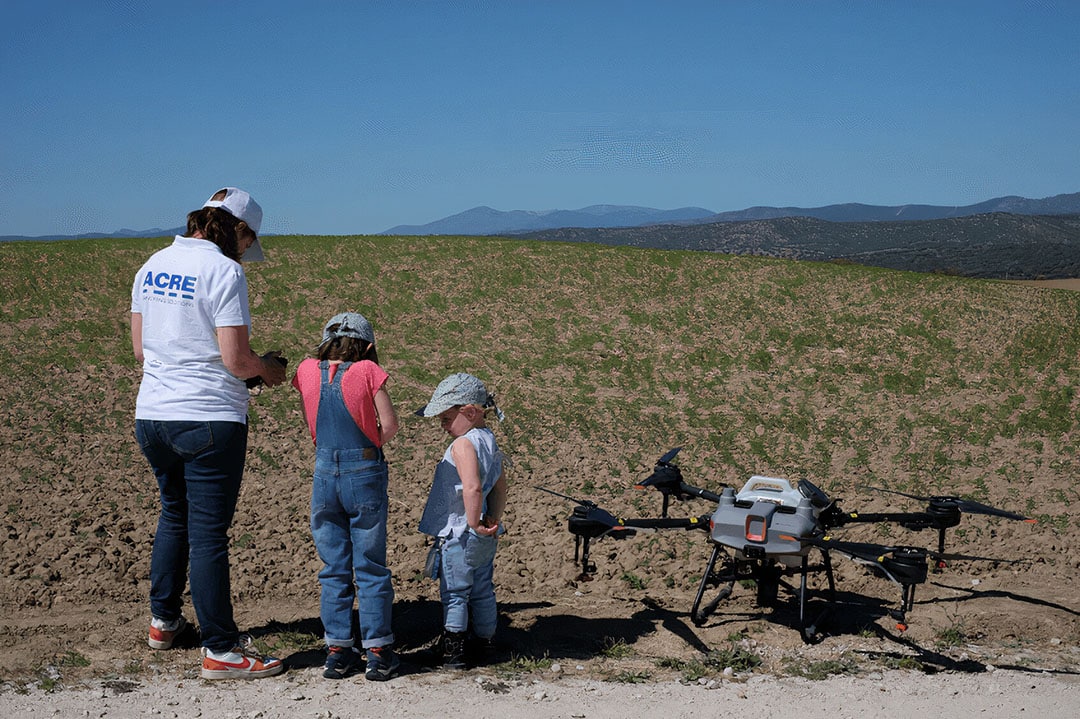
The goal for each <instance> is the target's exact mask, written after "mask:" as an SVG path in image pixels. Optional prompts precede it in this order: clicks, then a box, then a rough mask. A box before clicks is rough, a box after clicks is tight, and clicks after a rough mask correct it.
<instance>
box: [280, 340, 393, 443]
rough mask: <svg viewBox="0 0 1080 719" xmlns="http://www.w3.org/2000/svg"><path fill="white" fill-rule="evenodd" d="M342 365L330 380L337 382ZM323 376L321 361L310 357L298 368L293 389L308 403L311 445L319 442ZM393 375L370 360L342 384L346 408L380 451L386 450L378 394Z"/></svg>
mask: <svg viewBox="0 0 1080 719" xmlns="http://www.w3.org/2000/svg"><path fill="white" fill-rule="evenodd" d="M339 366H340V365H336V364H331V365H330V370H329V378H330V379H333V378H334V373H335V372H336V371H337V369H338V367H339ZM321 375H322V373H321V372H320V371H319V360H317V359H315V358H314V357H308V358H307V359H305V360H304V361H303V362H301V363H300V366H299V367H297V368H296V374H295V375H294V376H293V380H292V385H293V387H296V389H298V390H300V397H301V400H302V401H303V403H304V419H306V420H307V424H308V429H309V430H310V431H311V441H312V442H316V439H315V419H316V418H317V417H318V416H319V382H320V381H321ZM388 378H389V375H387V374H386V372H384V371H383V368H382V367H380V366H379V365H377V364H375V363H374V362H371V361H369V360H361V361H359V362H355V363H353V364H352V366H350V367H349V369H348V370H346V371H345V376H344V377H342V378H341V379H340V380H339V381H340V382H341V394H342V396H343V397H344V398H345V407H346V408H347V409H348V410H349V414H350V415H352V418H353V421H355V422H356V425H357V426H358V427H359V428H360V430H361V431H362V432H363V433H364V434H365V435H367V437H368V439H370V440H371V441H372V442H373V443H374V444H375V446H376V447H379V446H382V440H380V439H379V424H378V417H377V415H376V413H375V393H376V392H378V391H379V390H380V389H382V386H383V385H384V384H386V380H387V379H388Z"/></svg>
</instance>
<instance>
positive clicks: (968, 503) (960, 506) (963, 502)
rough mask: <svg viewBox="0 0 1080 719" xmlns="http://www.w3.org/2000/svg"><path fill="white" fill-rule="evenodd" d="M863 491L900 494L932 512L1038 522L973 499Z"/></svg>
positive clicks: (878, 488)
mask: <svg viewBox="0 0 1080 719" xmlns="http://www.w3.org/2000/svg"><path fill="white" fill-rule="evenodd" d="M863 489H872V490H874V491H875V492H887V493H889V494H898V495H900V496H901V497H907V498H908V499H915V500H918V501H920V502H928V503H929V504H930V508H931V510H935V509H937V510H946V511H947V510H950V509H956V510H959V511H961V512H967V513H968V514H986V515H990V516H992V517H1003V518H1005V519H1015V520H1018V521H1021V522H1029V523H1031V524H1034V523H1036V522H1038V520H1037V519H1030V518H1028V517H1025V516H1024V515H1022V514H1017V513H1016V512H1009V511H1006V510H1004V509H998V508H997V507H991V506H990V505H988V504H983V503H981V502H976V501H974V500H971V499H963V498H962V497H949V496H932V497H921V496H919V495H917V494H908V493H906V492H898V491H896V490H895V489H883V488H881V487H871V486H869V485H865V484H864V485H863Z"/></svg>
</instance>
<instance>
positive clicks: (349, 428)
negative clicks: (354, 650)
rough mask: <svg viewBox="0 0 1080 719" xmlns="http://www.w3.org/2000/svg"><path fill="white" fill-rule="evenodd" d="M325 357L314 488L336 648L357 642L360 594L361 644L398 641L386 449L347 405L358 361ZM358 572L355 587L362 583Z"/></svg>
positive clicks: (314, 523) (327, 613) (325, 608)
mask: <svg viewBox="0 0 1080 719" xmlns="http://www.w3.org/2000/svg"><path fill="white" fill-rule="evenodd" d="M329 365H330V363H329V362H325V361H323V362H320V363H319V371H320V372H321V374H322V380H321V383H320V385H319V410H318V415H317V416H316V422H315V431H316V439H315V476H314V479H313V484H312V489H311V534H312V537H314V539H315V547H316V549H318V552H319V558H320V559H322V561H323V563H324V564H325V567H324V568H323V570H322V571H321V572H319V582H321V584H322V596H321V599H320V604H319V606H320V615H321V617H322V623H323V630H324V632H325V639H326V643H327V644H328V645H332V646H342V647H350V646H353V644H354V639H353V636H354V635H353V625H352V609H353V600H354V598H358V609H359V612H358V614H359V619H360V636H361V639H362V643H361V646H362V647H363V648H365V649H371V648H373V647H381V646H387V645H389V644H392V643H393V641H394V634H393V632H392V631H391V628H390V613H391V608H392V606H393V603H394V589H393V586H392V585H391V582H390V570H389V569H388V568H387V566H386V516H387V494H386V486H387V480H388V478H389V473H388V470H387V466H386V459H385V458H384V457H383V453H382V450H380V449H378V448H376V447H375V445H374V444H373V443H372V441H371V440H370V439H369V438H368V437H367V436H366V435H365V434H364V433H363V432H362V431H361V430H360V428H359V427H358V426H357V425H356V422H355V421H354V420H353V418H352V415H350V414H349V410H348V408H347V407H346V406H345V399H344V397H343V396H342V393H341V378H342V377H344V376H345V373H346V372H347V371H348V369H349V367H350V366H351V365H352V363H351V362H343V363H341V364H340V365H338V366H337V368H336V371H335V372H334V378H333V380H330V379H329ZM354 571H355V585H354V583H353V582H354Z"/></svg>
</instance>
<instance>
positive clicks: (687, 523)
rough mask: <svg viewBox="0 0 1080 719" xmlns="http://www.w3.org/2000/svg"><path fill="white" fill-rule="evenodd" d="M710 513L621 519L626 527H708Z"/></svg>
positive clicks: (650, 528)
mask: <svg viewBox="0 0 1080 719" xmlns="http://www.w3.org/2000/svg"><path fill="white" fill-rule="evenodd" d="M709 518H710V515H708V514H703V515H701V516H700V517H661V518H642V519H625V520H623V522H624V524H625V526H626V528H627V529H639V530H644V531H648V530H657V529H686V530H690V529H704V530H706V531H707V530H708V529H709Z"/></svg>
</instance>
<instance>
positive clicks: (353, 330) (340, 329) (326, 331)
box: [319, 312, 375, 347]
mask: <svg viewBox="0 0 1080 719" xmlns="http://www.w3.org/2000/svg"><path fill="white" fill-rule="evenodd" d="M334 325H337V327H336V328H334V329H333V330H331V328H332V327H334ZM338 337H354V338H356V339H358V340H365V341H366V342H370V343H371V344H373V345H374V344H375V330H373V329H372V328H371V323H370V322H368V321H367V318H366V317H364V316H363V315H362V314H360V313H359V312H342V313H341V314H336V315H334V316H333V317H331V318H330V321H329V322H327V323H326V326H325V327H323V335H322V342H320V343H319V347H322V346H323V345H325V344H326V343H327V342H331V341H333V340H335V339H337V338H338Z"/></svg>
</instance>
